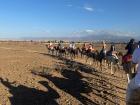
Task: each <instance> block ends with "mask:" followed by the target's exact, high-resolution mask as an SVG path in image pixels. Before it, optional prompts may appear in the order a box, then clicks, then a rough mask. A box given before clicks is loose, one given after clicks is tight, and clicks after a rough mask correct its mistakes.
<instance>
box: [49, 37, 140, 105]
mask: <svg viewBox="0 0 140 105" xmlns="http://www.w3.org/2000/svg"><path fill="white" fill-rule="evenodd" d="M46 47H47V49H48V53H49V54H51V55H55V56H58V57H65V58H66V57H67V58H70V59H71V60H73V59H75V58H78V57H81V58H82V59H84V60H85V63H88V61H89V64H90V65H94V66H98V67H100V70H101V71H102V70H103V67H107V69H109V70H110V73H111V75H114V73H115V70H113V67H114V66H116V67H117V69H118V70H121V69H120V67H122V68H123V70H124V71H125V73H126V75H127V81H128V87H127V92H126V103H127V105H140V95H138V92H139V93H140V73H139V72H140V41H139V42H135V40H134V39H131V40H130V41H129V42H128V43H127V45H126V47H125V50H126V51H127V52H126V53H125V54H123V53H122V52H118V51H117V50H116V48H115V44H111V46H110V49H109V50H107V44H106V43H105V41H103V42H102V48H101V49H100V50H96V49H95V48H94V46H93V44H92V43H84V44H83V45H82V46H81V47H76V45H75V43H74V42H71V43H70V44H69V46H67V47H66V46H63V45H62V43H58V44H57V45H56V44H53V43H49V44H48V45H46ZM91 61H92V62H91Z"/></svg>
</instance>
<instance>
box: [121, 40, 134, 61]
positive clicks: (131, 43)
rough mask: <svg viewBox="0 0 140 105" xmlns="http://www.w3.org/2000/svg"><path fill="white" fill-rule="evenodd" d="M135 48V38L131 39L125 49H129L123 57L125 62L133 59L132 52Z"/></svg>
mask: <svg viewBox="0 0 140 105" xmlns="http://www.w3.org/2000/svg"><path fill="white" fill-rule="evenodd" d="M135 48H136V46H135V39H130V41H129V43H128V44H127V46H126V47H125V49H126V50H127V53H126V54H125V55H124V56H123V58H122V60H123V62H130V61H131V60H132V54H133V52H134V50H135ZM123 62H122V63H123Z"/></svg>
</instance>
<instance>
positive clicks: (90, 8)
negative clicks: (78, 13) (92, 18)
mask: <svg viewBox="0 0 140 105" xmlns="http://www.w3.org/2000/svg"><path fill="white" fill-rule="evenodd" d="M84 9H85V10H87V11H90V12H93V11H94V8H93V7H90V6H84Z"/></svg>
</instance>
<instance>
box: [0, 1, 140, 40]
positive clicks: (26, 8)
mask: <svg viewBox="0 0 140 105" xmlns="http://www.w3.org/2000/svg"><path fill="white" fill-rule="evenodd" d="M139 28H140V0H0V38H20V37H27V36H31V37H48V36H49V37H50V36H67V35H69V36H75V35H82V34H83V33H92V34H97V33H101V32H107V33H111V34H116V35H119V34H122V33H123V34H124V35H139V34H140V29H139Z"/></svg>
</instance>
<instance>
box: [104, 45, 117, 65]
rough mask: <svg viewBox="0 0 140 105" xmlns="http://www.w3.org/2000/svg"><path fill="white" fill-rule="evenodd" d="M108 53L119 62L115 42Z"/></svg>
mask: <svg viewBox="0 0 140 105" xmlns="http://www.w3.org/2000/svg"><path fill="white" fill-rule="evenodd" d="M107 55H108V56H112V57H113V58H114V59H115V61H116V63H118V61H119V60H118V57H117V52H116V49H115V45H114V44H112V45H111V47H110V50H109V51H108V53H107Z"/></svg>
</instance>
